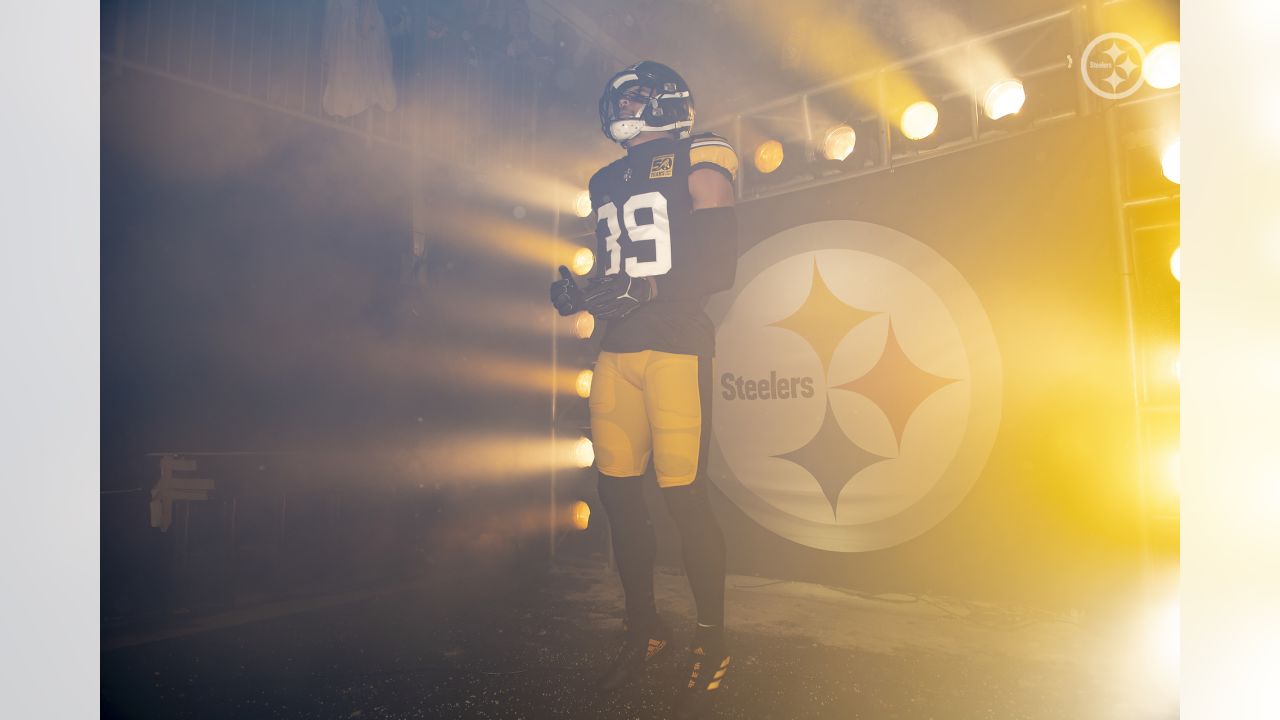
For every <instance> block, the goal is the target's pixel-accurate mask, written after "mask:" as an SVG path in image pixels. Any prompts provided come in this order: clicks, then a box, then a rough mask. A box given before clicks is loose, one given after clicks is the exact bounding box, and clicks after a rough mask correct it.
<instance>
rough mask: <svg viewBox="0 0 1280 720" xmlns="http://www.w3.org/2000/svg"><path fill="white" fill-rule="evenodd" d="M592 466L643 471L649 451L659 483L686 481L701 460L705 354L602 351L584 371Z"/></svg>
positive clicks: (706, 407)
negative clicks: (588, 382)
mask: <svg viewBox="0 0 1280 720" xmlns="http://www.w3.org/2000/svg"><path fill="white" fill-rule="evenodd" d="M590 406H591V438H592V445H593V446H594V448H595V454H596V466H597V467H598V468H599V470H600V472H601V473H602V474H604V475H608V476H610V477H631V476H635V475H643V474H644V472H645V469H646V468H647V467H648V465H649V458H650V456H651V455H652V457H653V469H654V474H656V475H657V476H658V485H659V486H660V487H664V488H668V487H680V486H684V485H689V484H690V483H692V482H693V480H694V478H696V477H697V476H698V473H699V472H700V471H701V470H702V469H703V467H704V465H705V463H706V456H707V446H708V443H709V439H710V435H711V431H710V420H711V359H710V358H699V357H698V356H697V355H679V354H675V353H667V352H660V351H657V350H645V351H642V352H634V353H613V352H602V353H600V357H599V358H598V359H597V360H596V367H595V372H594V374H593V375H592V377H591V398H590Z"/></svg>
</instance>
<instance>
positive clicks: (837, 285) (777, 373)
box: [707, 220, 1001, 552]
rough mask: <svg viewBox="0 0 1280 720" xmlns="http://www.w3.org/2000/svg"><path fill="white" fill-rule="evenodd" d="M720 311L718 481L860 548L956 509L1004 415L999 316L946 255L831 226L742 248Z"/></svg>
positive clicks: (858, 227) (786, 529) (805, 529)
mask: <svg viewBox="0 0 1280 720" xmlns="http://www.w3.org/2000/svg"><path fill="white" fill-rule="evenodd" d="M707 311H708V313H709V314H710V315H711V318H712V319H713V320H714V321H715V323H716V326H717V331H716V361H715V377H714V392H715V399H714V403H715V404H714V409H713V412H712V417H713V424H714V437H713V442H712V451H711V456H710V458H709V460H710V470H711V476H712V479H713V480H714V481H715V483H716V485H717V487H719V488H720V489H721V490H722V491H724V492H725V494H726V495H728V497H729V498H730V500H732V501H733V502H734V503H735V504H737V505H738V506H739V507H740V508H741V509H742V510H743V511H744V512H745V513H746V514H747V515H749V516H750V517H751V518H753V519H754V520H755V521H756V522H758V523H760V524H761V525H763V526H764V527H766V528H768V529H769V530H771V531H773V532H774V533H777V534H779V535H781V536H783V537H786V538H787V539H789V540H792V541H794V542H798V543H801V544H804V545H808V546H810V547H814V548H819V549H823V550H834V551H841V552H860V551H867V550H877V549H881V548H887V547H892V546H894V545H897V544H899V543H902V542H905V541H907V540H909V539H911V538H913V537H916V536H917V535H920V534H921V533H923V532H925V531H927V530H928V529H929V528H931V527H933V526H934V525H936V524H937V523H938V522H940V521H941V520H942V519H943V518H945V517H946V516H947V515H948V514H949V513H950V512H951V511H952V510H954V509H955V507H956V506H957V505H958V504H959V503H960V501H961V500H962V499H963V498H964V496H965V494H966V493H967V492H968V491H969V489H970V487H972V485H973V483H974V481H975V480H977V478H978V476H979V475H980V474H981V472H982V469H983V466H984V465H985V463H986V461H987V457H988V455H989V453H990V452H991V447H992V445H993V443H994V442H995V437H996V431H997V429H998V427H999V424H1000V403H1001V369H1000V357H999V351H998V349H997V347H996V341H995V336H994V334H993V332H992V330H991V323H990V320H989V319H988V318H987V314H986V311H985V310H984V309H983V307H982V304H981V302H979V300H978V298H977V296H976V295H975V293H974V291H973V289H972V288H971V287H970V286H969V284H968V283H967V282H966V281H965V279H964V278H963V277H962V276H961V275H960V273H959V272H958V271H957V270H956V269H955V268H954V267H953V266H952V265H951V264H950V263H948V262H947V261H946V260H945V259H944V258H943V257H942V256H941V255H939V254H938V253H936V252H934V251H933V250H932V249H931V248H929V247H928V246H926V245H924V244H923V243H921V242H919V241H917V240H914V239H912V238H911V237H909V236H907V235H904V234H903V233H900V232H898V231H896V230H892V229H890V228H887V227H884V226H881V225H875V224H871V223H865V222H854V221H844V220H841V221H828V222H819V223H812V224H809V225H802V226H799V227H794V228H790V229H788V230H785V231H783V232H781V233H778V234H777V235H774V236H773V237H771V238H769V239H767V240H765V241H764V242H762V243H760V244H759V245H757V246H756V247H754V248H752V249H751V250H750V251H748V252H747V253H746V254H745V255H743V256H742V258H741V259H740V261H739V263H738V279H737V284H736V285H735V286H734V288H733V290H731V291H729V292H727V293H724V294H722V295H720V296H717V297H715V298H713V299H712V302H711V303H710V304H709V305H708V307H707Z"/></svg>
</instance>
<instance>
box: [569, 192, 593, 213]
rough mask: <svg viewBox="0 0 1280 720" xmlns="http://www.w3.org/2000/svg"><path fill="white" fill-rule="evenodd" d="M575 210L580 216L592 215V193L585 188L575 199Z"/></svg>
mask: <svg viewBox="0 0 1280 720" xmlns="http://www.w3.org/2000/svg"><path fill="white" fill-rule="evenodd" d="M573 211H574V212H576V213H577V214H578V217H580V218H584V217H588V216H590V215H591V193H589V192H587V191H586V190H583V191H581V192H579V193H578V197H577V198H576V199H574V201H573Z"/></svg>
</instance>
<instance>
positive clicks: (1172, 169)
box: [1160, 138, 1182, 185]
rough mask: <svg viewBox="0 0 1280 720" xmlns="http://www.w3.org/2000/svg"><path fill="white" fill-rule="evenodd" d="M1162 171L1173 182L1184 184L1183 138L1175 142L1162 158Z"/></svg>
mask: <svg viewBox="0 0 1280 720" xmlns="http://www.w3.org/2000/svg"><path fill="white" fill-rule="evenodd" d="M1160 169H1161V170H1163V171H1164V176H1165V177H1167V178H1169V180H1170V181H1171V182H1175V183H1177V184H1179V185H1181V184H1182V138H1178V139H1177V140H1174V141H1173V144H1172V145H1170V146H1169V147H1167V148H1165V151H1164V154H1163V155H1161V156H1160Z"/></svg>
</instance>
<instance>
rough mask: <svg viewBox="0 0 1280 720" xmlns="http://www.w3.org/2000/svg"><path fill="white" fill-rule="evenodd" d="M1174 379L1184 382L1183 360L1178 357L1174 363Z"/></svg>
mask: <svg viewBox="0 0 1280 720" xmlns="http://www.w3.org/2000/svg"><path fill="white" fill-rule="evenodd" d="M1173 377H1174V378H1176V379H1177V380H1178V382H1182V358H1181V357H1178V358H1176V359H1174V361H1173Z"/></svg>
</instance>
